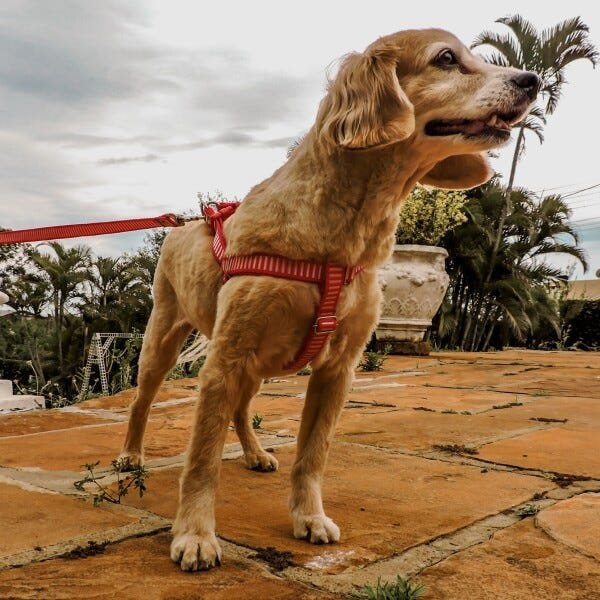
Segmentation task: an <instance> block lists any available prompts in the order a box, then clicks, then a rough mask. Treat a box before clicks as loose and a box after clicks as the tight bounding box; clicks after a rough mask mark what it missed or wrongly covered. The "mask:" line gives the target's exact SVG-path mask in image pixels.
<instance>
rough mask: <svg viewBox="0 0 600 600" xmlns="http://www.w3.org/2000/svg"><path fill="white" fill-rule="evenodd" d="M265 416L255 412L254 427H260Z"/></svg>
mask: <svg viewBox="0 0 600 600" xmlns="http://www.w3.org/2000/svg"><path fill="white" fill-rule="evenodd" d="M262 422H263V418H262V417H261V416H260V415H259V414H255V415H254V416H253V417H252V429H260V426H261V423H262Z"/></svg>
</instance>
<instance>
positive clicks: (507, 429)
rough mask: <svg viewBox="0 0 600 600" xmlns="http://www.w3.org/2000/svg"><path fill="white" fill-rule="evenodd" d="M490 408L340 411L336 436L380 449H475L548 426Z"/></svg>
mask: <svg viewBox="0 0 600 600" xmlns="http://www.w3.org/2000/svg"><path fill="white" fill-rule="evenodd" d="M502 413H504V411H500V410H499V411H494V412H493V413H485V414H480V415H463V414H460V413H459V414H443V413H437V412H436V413H432V412H428V411H420V410H416V411H415V410H410V411H409V410H397V411H389V412H381V413H375V414H366V413H363V414H360V412H359V411H346V412H344V413H343V415H342V418H341V419H340V423H339V425H338V428H337V434H336V436H337V438H338V439H343V440H344V441H347V442H350V441H351V442H355V443H359V444H369V445H373V446H379V447H383V448H406V449H410V450H432V449H433V447H434V446H435V445H448V444H458V445H461V446H467V447H469V448H478V447H479V446H480V445H482V444H484V443H489V442H490V441H492V440H495V439H503V438H508V437H511V436H514V435H520V434H523V433H525V432H527V431H534V430H536V429H540V428H541V427H548V425H546V424H542V423H539V422H535V421H529V420H528V419H523V418H512V417H511V416H510V415H506V414H502Z"/></svg>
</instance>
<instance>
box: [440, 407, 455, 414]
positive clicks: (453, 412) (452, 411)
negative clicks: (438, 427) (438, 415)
mask: <svg viewBox="0 0 600 600" xmlns="http://www.w3.org/2000/svg"><path fill="white" fill-rule="evenodd" d="M442 414H443V415H457V414H458V412H456V411H455V410H454V409H452V408H447V409H446V410H443V411H442Z"/></svg>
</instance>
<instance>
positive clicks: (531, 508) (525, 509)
mask: <svg viewBox="0 0 600 600" xmlns="http://www.w3.org/2000/svg"><path fill="white" fill-rule="evenodd" d="M539 511H540V509H539V507H537V506H535V504H524V505H523V506H520V507H519V508H517V509H515V514H516V515H517V517H521V519H524V518H525V517H534V516H535V515H537V514H538V512H539Z"/></svg>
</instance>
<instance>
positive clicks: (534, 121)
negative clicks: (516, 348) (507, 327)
mask: <svg viewBox="0 0 600 600" xmlns="http://www.w3.org/2000/svg"><path fill="white" fill-rule="evenodd" d="M496 22H497V23H502V24H503V25H506V26H507V27H508V28H509V29H510V32H509V33H506V34H499V33H496V32H494V31H484V32H482V33H481V34H479V36H477V38H476V39H475V41H474V42H473V44H472V45H471V48H477V47H479V46H486V45H487V46H491V47H492V48H493V49H494V52H493V53H492V54H491V55H489V56H486V57H485V58H486V60H488V61H489V62H491V63H493V64H496V65H501V66H511V67H515V68H517V69H523V70H525V71H533V72H535V73H537V74H538V75H539V76H540V78H541V81H542V83H541V87H540V92H541V95H542V99H543V100H544V101H545V103H544V106H543V107H540V106H537V107H535V108H534V109H533V110H532V111H531V112H530V113H529V115H528V116H527V117H526V118H525V119H524V120H523V121H521V122H520V123H518V124H517V126H516V127H517V129H518V134H517V142H516V145H515V151H514V154H513V159H512V164H511V169H510V175H509V179H508V185H507V187H506V196H505V206H504V208H503V211H502V214H501V218H500V220H499V222H498V229H497V230H496V238H495V242H494V252H493V254H492V258H493V257H495V255H496V254H497V252H498V248H499V245H500V241H501V238H502V228H503V227H504V222H505V220H506V216H507V215H508V213H509V212H510V208H511V207H510V197H511V192H512V189H513V186H514V180H515V173H516V169H517V162H518V160H519V158H520V157H521V156H522V154H523V152H524V150H525V132H526V131H531V132H533V133H534V134H535V135H537V137H538V139H539V141H540V143H542V142H543V141H544V136H543V129H544V125H545V124H546V117H547V116H548V115H551V114H552V113H553V112H554V111H555V110H556V106H557V104H558V101H559V99H560V97H561V95H562V91H563V86H564V85H565V83H566V79H565V70H566V67H567V66H568V65H570V64H571V63H572V62H575V61H576V60H580V59H584V60H589V61H590V62H591V63H592V65H593V66H594V67H595V66H596V63H597V61H598V58H599V54H598V51H597V50H596V48H595V46H594V45H593V44H592V43H591V42H590V41H589V35H588V34H589V27H588V26H587V25H586V24H585V23H584V22H583V21H582V20H581V18H580V17H574V18H572V19H567V20H565V21H562V22H561V23H558V24H557V25H555V26H554V27H550V28H548V29H544V30H543V31H541V32H539V31H538V30H537V29H536V28H535V27H534V25H533V24H532V23H531V22H529V21H528V20H527V19H524V18H523V17H522V16H521V15H512V16H508V17H503V18H502V19H498V20H497V21H496ZM491 269H492V266H491V265H490V268H489V269H488V272H487V277H486V279H487V281H489V280H490V278H491Z"/></svg>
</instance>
